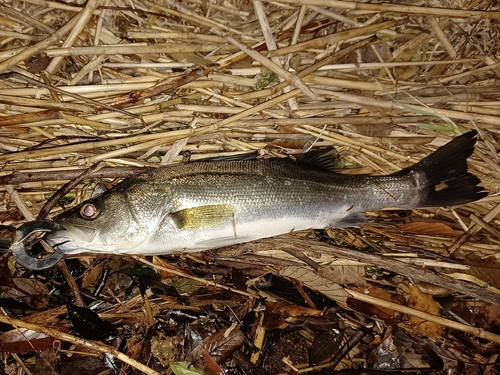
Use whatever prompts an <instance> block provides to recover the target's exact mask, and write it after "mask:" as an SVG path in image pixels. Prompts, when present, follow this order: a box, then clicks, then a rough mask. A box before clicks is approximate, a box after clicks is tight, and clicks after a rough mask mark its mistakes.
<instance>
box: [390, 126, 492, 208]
mask: <svg viewBox="0 0 500 375" xmlns="http://www.w3.org/2000/svg"><path fill="white" fill-rule="evenodd" d="M476 136H477V131H475V130H473V131H470V132H467V133H465V134H462V135H460V136H458V137H456V138H455V139H453V140H452V141H451V142H449V143H447V144H445V145H444V146H442V147H440V148H438V149H437V150H436V151H435V152H433V153H432V154H431V155H429V156H427V157H426V158H424V159H422V160H421V161H419V162H418V163H417V164H415V165H412V166H411V167H409V168H405V169H403V170H402V171H400V172H397V174H400V173H413V174H414V175H415V176H416V178H417V179H418V182H419V185H420V186H419V188H420V191H421V197H420V198H421V199H420V204H419V205H420V206H421V207H440V206H455V205H460V204H465V203H469V202H473V201H476V200H478V199H481V198H483V197H485V196H487V195H488V192H487V191H485V190H484V188H483V187H482V186H479V184H480V183H481V180H480V179H479V178H478V177H476V176H474V175H473V174H472V173H469V172H468V171H467V158H468V157H469V156H471V155H472V153H473V152H474V145H475V144H476Z"/></svg>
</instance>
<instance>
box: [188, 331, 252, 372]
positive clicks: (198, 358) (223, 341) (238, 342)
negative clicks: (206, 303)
mask: <svg viewBox="0 0 500 375" xmlns="http://www.w3.org/2000/svg"><path fill="white" fill-rule="evenodd" d="M244 343H245V337H244V336H243V332H241V329H240V327H238V326H235V325H233V326H230V327H229V328H227V329H225V330H222V331H219V332H217V333H215V334H213V335H210V336H207V337H206V338H205V339H204V340H203V343H202V344H200V345H198V346H197V347H195V348H194V349H193V351H192V352H191V354H190V361H191V363H192V364H193V365H195V366H196V367H197V368H205V367H207V368H210V369H211V370H212V371H213V369H214V368H215V366H214V364H215V365H218V364H223V363H224V362H226V361H227V360H228V358H229V357H230V356H231V355H232V354H233V353H234V352H235V351H236V350H237V349H239V348H240V347H241V346H242V345H243V344H244ZM207 358H209V363H207V362H206V361H205V360H206V359H207Z"/></svg>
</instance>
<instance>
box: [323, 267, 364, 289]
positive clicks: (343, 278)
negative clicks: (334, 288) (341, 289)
mask: <svg viewBox="0 0 500 375" xmlns="http://www.w3.org/2000/svg"><path fill="white" fill-rule="evenodd" d="M318 273H319V274H320V275H321V276H323V277H325V278H327V279H328V280H330V281H333V282H334V283H337V284H340V285H345V286H347V285H354V286H365V285H366V281H365V267H362V266H336V265H335V264H331V265H330V266H327V267H323V268H320V269H319V271H318Z"/></svg>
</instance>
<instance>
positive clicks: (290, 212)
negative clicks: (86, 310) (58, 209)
mask: <svg viewBox="0 0 500 375" xmlns="http://www.w3.org/2000/svg"><path fill="white" fill-rule="evenodd" d="M476 135H477V132H475V131H470V132H468V133H465V134H463V135H461V136H459V137H457V138H455V139H454V140H452V141H451V142H449V143H448V144H446V145H444V146H442V147H441V148H439V149H438V150H437V151H435V152H434V153H432V154H431V155H429V156H427V157H426V158H424V159H422V160H421V161H420V162H418V163H416V164H414V165H413V166H411V167H408V168H405V169H402V170H401V171H399V172H396V173H393V174H390V175H384V176H371V175H344V174H339V173H334V172H332V171H331V170H330V167H331V158H332V156H331V150H327V151H322V150H316V151H314V152H312V153H306V154H303V155H304V157H298V158H297V160H292V159H290V158H285V159H279V158H278V159H255V160H234V161H198V162H188V163H182V164H177V165H172V166H167V167H162V168H158V169H154V170H148V171H146V172H143V173H140V174H138V175H136V176H135V177H131V178H129V179H126V180H124V181H123V182H121V183H119V184H117V185H116V186H115V187H114V188H112V189H111V190H108V191H106V192H104V193H103V194H102V195H100V196H98V197H95V198H92V199H90V200H88V201H85V202H84V203H82V204H80V205H79V206H77V207H75V208H73V209H71V210H69V211H67V212H64V213H62V214H61V215H59V216H57V217H56V218H55V219H54V221H55V222H56V223H57V224H59V225H60V226H61V227H63V228H65V230H57V231H55V232H52V233H50V234H49V235H48V236H47V237H46V240H47V241H48V242H49V243H50V244H51V245H53V246H55V247H56V249H58V251H61V250H62V251H64V253H66V254H75V253H82V252H92V253H109V254H141V255H159V254H172V253H182V252H192V251H201V250H208V249H214V248H218V247H222V246H228V245H233V244H238V243H243V242H248V241H252V240H257V239H261V238H266V237H271V236H276V235H279V234H284V233H289V232H291V231H298V230H304V229H311V228H313V229H323V228H326V227H347V226H357V225H360V224H362V223H364V222H365V221H366V219H365V217H364V212H366V211H377V210H380V209H383V208H389V207H390V208H399V209H414V208H420V207H438V206H451V205H460V204H465V203H469V202H472V201H476V200H478V199H480V198H482V197H484V196H486V195H487V192H485V191H484V189H483V188H482V187H481V186H479V184H480V180H479V178H477V177H476V176H474V175H473V174H471V173H469V172H468V171H467V158H468V157H469V156H470V155H471V154H472V152H473V150H474V144H475V143H476ZM308 155H309V156H308Z"/></svg>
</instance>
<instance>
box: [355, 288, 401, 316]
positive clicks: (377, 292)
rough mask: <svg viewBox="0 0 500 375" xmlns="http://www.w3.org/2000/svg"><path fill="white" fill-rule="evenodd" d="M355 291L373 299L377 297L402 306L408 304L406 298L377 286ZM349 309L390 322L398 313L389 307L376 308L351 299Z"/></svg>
mask: <svg viewBox="0 0 500 375" xmlns="http://www.w3.org/2000/svg"><path fill="white" fill-rule="evenodd" d="M353 290H357V291H358V292H361V293H366V294H369V295H370V296H372V297H377V298H380V299H383V300H386V301H390V302H393V303H397V304H400V305H402V304H405V303H406V299H405V298H404V296H402V295H399V294H391V293H389V292H387V291H385V290H384V289H382V288H379V287H377V286H370V287H367V288H355V289H353ZM349 307H351V308H352V309H354V310H356V311H358V312H360V313H362V314H365V315H367V316H377V317H378V318H380V319H383V320H389V319H391V318H395V317H396V311H394V310H392V309H390V308H388V307H384V306H374V305H371V304H369V303H366V302H362V301H357V300H353V299H349Z"/></svg>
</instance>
